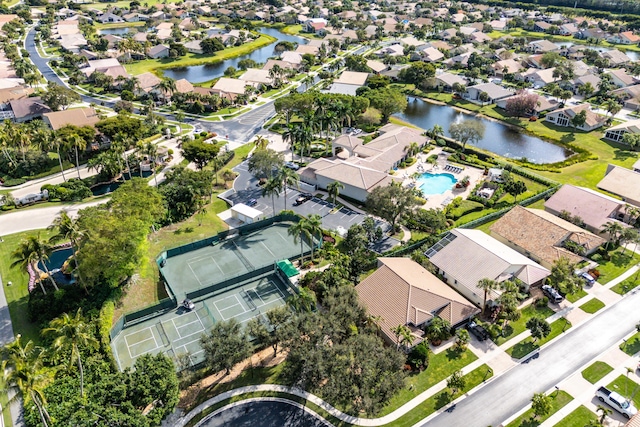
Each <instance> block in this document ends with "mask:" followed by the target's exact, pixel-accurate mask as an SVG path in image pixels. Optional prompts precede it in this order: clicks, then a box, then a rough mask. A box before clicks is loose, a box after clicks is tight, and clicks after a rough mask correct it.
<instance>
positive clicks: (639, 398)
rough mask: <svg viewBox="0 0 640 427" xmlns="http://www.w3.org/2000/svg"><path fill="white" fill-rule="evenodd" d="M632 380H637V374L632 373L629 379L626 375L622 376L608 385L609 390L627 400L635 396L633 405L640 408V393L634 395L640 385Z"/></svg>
mask: <svg viewBox="0 0 640 427" xmlns="http://www.w3.org/2000/svg"><path fill="white" fill-rule="evenodd" d="M631 378H637V377H636V374H635V372H632V373H631V374H630V375H629V378H627V377H626V376H624V375H620V376H619V377H618V378H616V379H615V380H613V381H612V382H610V383H609V384H608V385H607V388H608V389H609V390H612V391H615V392H617V393H619V394H621V395H622V397H624V398H625V399H628V398H629V397H630V396H631V395H633V399H632V402H633V405H634V406H635V407H636V408H638V407H640V393H634V391H637V390H636V389H637V388H638V387H640V384H638V383H637V382H635V381H634V380H632V379H631Z"/></svg>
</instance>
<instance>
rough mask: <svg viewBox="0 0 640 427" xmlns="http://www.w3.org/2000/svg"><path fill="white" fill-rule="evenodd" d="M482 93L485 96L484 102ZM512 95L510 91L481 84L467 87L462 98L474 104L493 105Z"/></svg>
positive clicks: (491, 84) (493, 85)
mask: <svg viewBox="0 0 640 427" xmlns="http://www.w3.org/2000/svg"><path fill="white" fill-rule="evenodd" d="M483 93H485V94H486V100H482V98H483V97H484V95H482V94H483ZM513 94H514V92H513V91H512V90H510V89H505V88H503V87H502V86H498V85H497V84H495V83H481V84H477V85H474V86H469V87H467V90H466V92H465V93H464V94H463V98H464V99H468V100H469V101H471V102H474V103H476V104H493V103H495V102H496V101H498V100H500V99H502V98H506V97H508V96H511V95H513Z"/></svg>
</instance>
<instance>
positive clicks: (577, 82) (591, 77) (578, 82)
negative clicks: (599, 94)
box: [571, 74, 601, 93]
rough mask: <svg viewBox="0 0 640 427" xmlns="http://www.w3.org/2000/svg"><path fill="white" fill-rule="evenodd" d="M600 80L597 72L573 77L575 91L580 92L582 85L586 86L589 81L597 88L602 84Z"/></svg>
mask: <svg viewBox="0 0 640 427" xmlns="http://www.w3.org/2000/svg"><path fill="white" fill-rule="evenodd" d="M600 81H601V79H600V77H598V76H597V75H595V74H585V75H584V76H581V77H577V78H575V79H573V80H572V82H571V83H573V92H574V93H579V91H580V86H584V85H586V84H587V83H589V84H590V85H591V87H592V88H593V89H594V90H597V89H598V85H600Z"/></svg>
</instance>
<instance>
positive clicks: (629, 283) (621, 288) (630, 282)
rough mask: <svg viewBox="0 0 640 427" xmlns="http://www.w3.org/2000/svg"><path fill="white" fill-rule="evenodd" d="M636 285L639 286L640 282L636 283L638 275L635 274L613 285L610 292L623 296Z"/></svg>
mask: <svg viewBox="0 0 640 427" xmlns="http://www.w3.org/2000/svg"><path fill="white" fill-rule="evenodd" d="M638 285H640V281H638V275H637V274H635V275H634V276H633V277H629V278H628V279H626V280H623V281H622V282H620V283H618V284H617V285H613V286H612V287H611V290H612V291H613V292H615V293H617V294H620V295H624V294H626V293H627V292H629V291H631V290H632V289H635V288H636V287H637V286H638Z"/></svg>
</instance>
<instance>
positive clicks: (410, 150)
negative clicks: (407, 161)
mask: <svg viewBox="0 0 640 427" xmlns="http://www.w3.org/2000/svg"><path fill="white" fill-rule="evenodd" d="M418 151H420V144H418V143H417V142H412V143H411V144H409V146H408V147H407V155H409V157H413V156H415V155H416V154H418Z"/></svg>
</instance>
